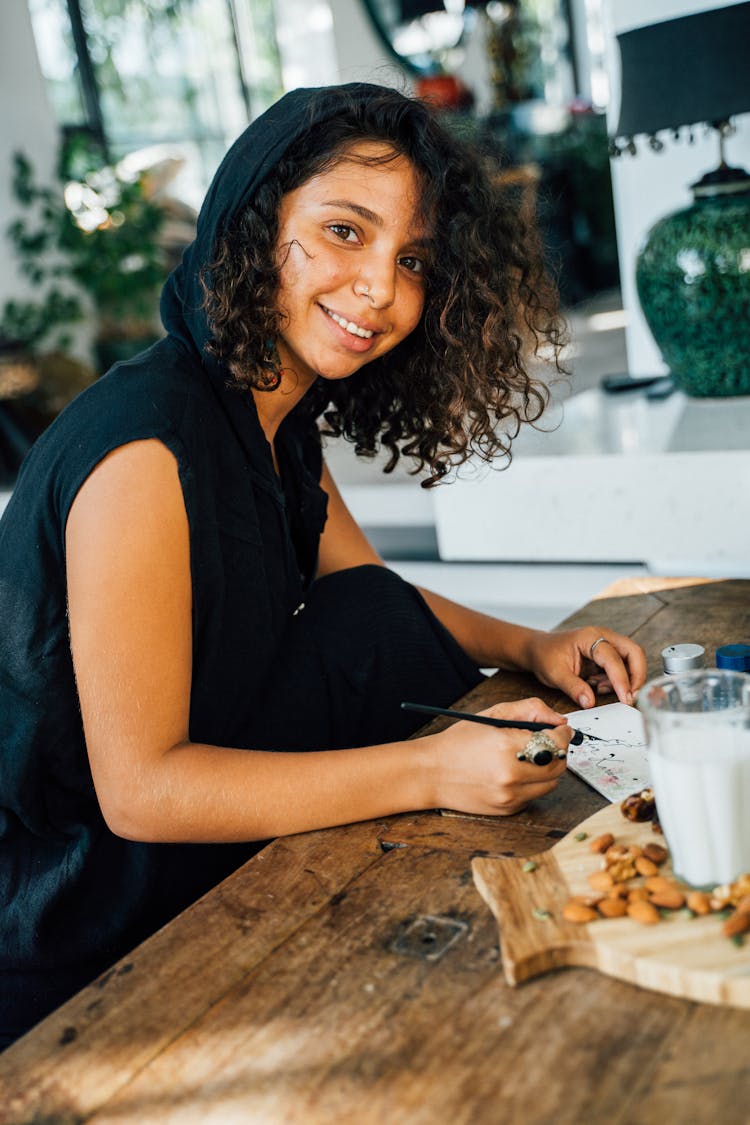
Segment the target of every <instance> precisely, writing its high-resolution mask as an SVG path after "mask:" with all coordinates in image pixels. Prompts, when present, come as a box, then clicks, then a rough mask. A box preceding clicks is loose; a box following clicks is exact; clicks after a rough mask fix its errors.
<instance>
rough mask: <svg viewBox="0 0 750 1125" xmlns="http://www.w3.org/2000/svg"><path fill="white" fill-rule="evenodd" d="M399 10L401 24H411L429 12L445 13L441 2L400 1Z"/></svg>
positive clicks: (422, 0)
mask: <svg viewBox="0 0 750 1125" xmlns="http://www.w3.org/2000/svg"><path fill="white" fill-rule="evenodd" d="M399 9H400V16H401V23H411V21H412V20H418V19H419V18H420V16H426V15H429V13H430V12H442V11H445V7H444V5H443V0H401V2H400V4H399Z"/></svg>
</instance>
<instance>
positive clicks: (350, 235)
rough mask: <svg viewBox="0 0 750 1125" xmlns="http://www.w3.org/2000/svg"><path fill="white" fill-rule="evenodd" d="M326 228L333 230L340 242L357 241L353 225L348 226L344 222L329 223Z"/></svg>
mask: <svg viewBox="0 0 750 1125" xmlns="http://www.w3.org/2000/svg"><path fill="white" fill-rule="evenodd" d="M328 229H329V230H330V231H333V233H334V234H335V235H336V237H337V238H340V239H341V241H342V242H359V238H358V237H357V232H356V231H355V229H354V227H350V226H348V225H347V224H346V223H331V224H330V226H329V227H328Z"/></svg>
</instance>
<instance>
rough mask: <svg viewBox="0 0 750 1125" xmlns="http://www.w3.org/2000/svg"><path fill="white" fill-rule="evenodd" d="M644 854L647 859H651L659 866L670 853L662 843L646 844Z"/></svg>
mask: <svg viewBox="0 0 750 1125" xmlns="http://www.w3.org/2000/svg"><path fill="white" fill-rule="evenodd" d="M643 854H644V855H645V857H646V859H650V860H651V862H652V863H655V864H656V866H657V867H661V865H662V863H664V861H665V859H666V858H667V856H668V855H669V852H668V851H667V849H666V848H663V847H662V846H661V844H646V846H645V848H644V849H643Z"/></svg>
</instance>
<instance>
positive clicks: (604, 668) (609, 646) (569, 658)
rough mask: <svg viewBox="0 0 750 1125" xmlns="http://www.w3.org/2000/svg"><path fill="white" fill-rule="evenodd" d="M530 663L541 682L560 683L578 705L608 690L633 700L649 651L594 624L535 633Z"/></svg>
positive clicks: (624, 700) (591, 703)
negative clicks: (563, 630) (579, 627)
mask: <svg viewBox="0 0 750 1125" xmlns="http://www.w3.org/2000/svg"><path fill="white" fill-rule="evenodd" d="M527 667H528V670H529V671H530V672H533V673H534V675H535V676H536V678H537V679H538V680H541V682H542V683H543V684H547V685H548V686H549V687H556V688H560V689H561V690H562V691H564V692H566V693H567V694H568V695H569V696H570V697H571V699H575V701H576V703H578V704H579V706H580V707H593V706H594V704H595V703H596V695H597V693H598V694H605V693H606V692H614V693H615V695H616V696H617V698H618V699H619V700H620V702H621V703H627V704H632V702H633V693H634V692H635V691H637V690H638V688H639V687H641V685H642V684H643V683H644V682H645V679H646V655H645V653H644V651H643V649H642V648H641V647H640V645H637V644H636V643H635V641H631V640H630V638H629V637H624V636H623V635H622V634H621V633H615V632H614V631H613V630H612V629H603V628H599V627H598V626H596V625H587V626H586V627H585V628H583V629H570V630H568V631H567V632H564V633H536V634H534V637H533V638H532V640H531V642H530V644H529V662H528V665H527Z"/></svg>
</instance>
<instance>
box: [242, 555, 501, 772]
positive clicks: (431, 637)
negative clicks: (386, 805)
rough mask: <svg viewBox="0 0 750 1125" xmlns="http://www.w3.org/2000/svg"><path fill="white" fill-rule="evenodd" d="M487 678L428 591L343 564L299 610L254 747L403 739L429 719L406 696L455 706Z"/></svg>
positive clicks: (383, 572)
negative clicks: (406, 703) (435, 609)
mask: <svg viewBox="0 0 750 1125" xmlns="http://www.w3.org/2000/svg"><path fill="white" fill-rule="evenodd" d="M482 678H483V677H482V674H481V672H480V671H479V669H478V668H477V667H476V665H475V664H474V663H472V661H471V660H469V658H468V656H467V655H466V653H465V652H464V651H463V649H462V648H460V646H459V645H458V644H457V643H456V641H455V640H454V639H453V637H452V636H451V634H450V633H449V632H448V630H447V629H445V628H444V626H443V625H442V624H441V623H440V622H439V621H438V619H437V618H436V617H435V616H434V614H433V613H432V611H431V610H430V609H429V607H428V606H427V604H426V602H425V600H424V598H423V597H422V595H421V594H420V593H419V592H418V591H417V590H416V589H415V588H414V587H413V586H411V585H409V583H407V582H404V581H403V579H401V578H399V576H398V575H397V574H394V573H393V571H389V570H387V569H385V568H384V567H379V566H359V567H355V568H353V569H351V570H342V571H338V572H337V573H335V574H331V575H329V576H328V577H326V578H322V579H320V580H319V581H318V582H316V583H314V585H313V586H312V587H311V589H310V591H309V596H308V597H307V599H306V603H305V608H304V609H303V610H302V611H301V612H300V613H299V614H298V615H297V616H296V617H294V618H292V620H291V622H290V625H289V627H288V630H287V633H286V635H285V637H284V642H283V644H282V646H281V656H280V657H279V659H278V660H277V661H276V664H275V665H274V667H273V669H272V671H271V674H270V675H269V676H268V678H267V680H266V682H265V684H264V685H263V693H262V696H263V700H264V708H263V714H262V716H260V717H259V720H258V722H257V724H253V729H252V731H251V733H250V739H249V741H248V745H252V746H254V747H255V748H257V749H268V750H325V749H331V750H337V749H342V748H345V747H352V746H368V745H376V744H378V743H381V742H394V741H396V740H398V739H402V738H407V737H408V736H409V735H410V734H413V732H414V731H415V730H417V729H418V728H419V727H420V726H422V725H424V722H425V720H424V718H420V717H419V716H418V715H415V714H414V713H413V712H407V711H402V710H401V706H400V705H401V702H402V700H410V701H413V702H417V703H431V704H434V705H436V706H438V707H446V706H448V704H450V703H453V702H454V701H455V700H456V699H458V698H459V696H461V695H464V694H465V693H466V692H467V691H469V690H470V689H471V688H473V687H475V686H476V685H477V684H478V683H479V682H480V681H481V680H482ZM266 701H267V706H266V705H265V704H266Z"/></svg>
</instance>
